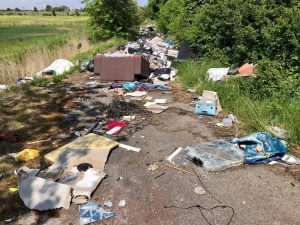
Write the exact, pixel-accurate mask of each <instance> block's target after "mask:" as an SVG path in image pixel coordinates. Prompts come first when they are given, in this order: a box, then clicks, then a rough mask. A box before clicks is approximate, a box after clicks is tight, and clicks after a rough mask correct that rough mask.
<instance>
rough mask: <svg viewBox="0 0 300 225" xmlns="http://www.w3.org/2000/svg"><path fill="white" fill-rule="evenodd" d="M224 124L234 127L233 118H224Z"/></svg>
mask: <svg viewBox="0 0 300 225" xmlns="http://www.w3.org/2000/svg"><path fill="white" fill-rule="evenodd" d="M222 125H223V126H224V127H232V120H231V119H228V118H226V119H223V122H222Z"/></svg>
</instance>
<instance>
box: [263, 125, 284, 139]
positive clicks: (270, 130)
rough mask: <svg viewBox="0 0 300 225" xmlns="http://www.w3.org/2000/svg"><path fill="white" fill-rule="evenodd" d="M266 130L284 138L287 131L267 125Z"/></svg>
mask: <svg viewBox="0 0 300 225" xmlns="http://www.w3.org/2000/svg"><path fill="white" fill-rule="evenodd" d="M267 129H268V131H269V132H270V133H271V134H272V135H274V136H275V137H277V138H279V139H282V140H286V138H287V131H286V130H285V129H282V128H279V127H267Z"/></svg>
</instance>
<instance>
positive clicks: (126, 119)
mask: <svg viewBox="0 0 300 225" xmlns="http://www.w3.org/2000/svg"><path fill="white" fill-rule="evenodd" d="M135 118H136V116H123V118H122V121H128V122H131V121H133V120H135Z"/></svg>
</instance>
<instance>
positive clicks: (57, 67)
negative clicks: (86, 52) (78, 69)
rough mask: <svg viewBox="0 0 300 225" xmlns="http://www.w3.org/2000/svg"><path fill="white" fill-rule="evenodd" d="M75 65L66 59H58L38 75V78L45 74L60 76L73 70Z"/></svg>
mask: <svg viewBox="0 0 300 225" xmlns="http://www.w3.org/2000/svg"><path fill="white" fill-rule="evenodd" d="M72 67H74V64H73V63H72V62H70V61H68V60H66V59H57V60H55V61H54V62H53V63H52V64H51V65H50V66H49V67H47V68H46V69H44V70H42V71H41V72H39V73H37V76H41V75H43V74H47V75H50V74H51V75H60V74H63V73H65V72H68V71H70V70H71V68H72Z"/></svg>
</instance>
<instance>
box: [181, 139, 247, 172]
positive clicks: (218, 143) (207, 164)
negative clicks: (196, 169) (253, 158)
mask: <svg viewBox="0 0 300 225" xmlns="http://www.w3.org/2000/svg"><path fill="white" fill-rule="evenodd" d="M186 150H187V155H188V157H189V158H190V159H191V160H192V161H193V162H194V163H195V164H196V165H198V166H203V167H204V168H205V169H207V170H210V171H219V170H223V169H226V168H229V167H233V166H238V165H241V164H243V161H244V152H243V151H242V150H241V149H239V148H238V147H237V146H236V145H233V144H231V143H229V142H226V141H224V140H215V141H211V142H207V143H203V144H199V145H196V146H193V147H187V148H186Z"/></svg>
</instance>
